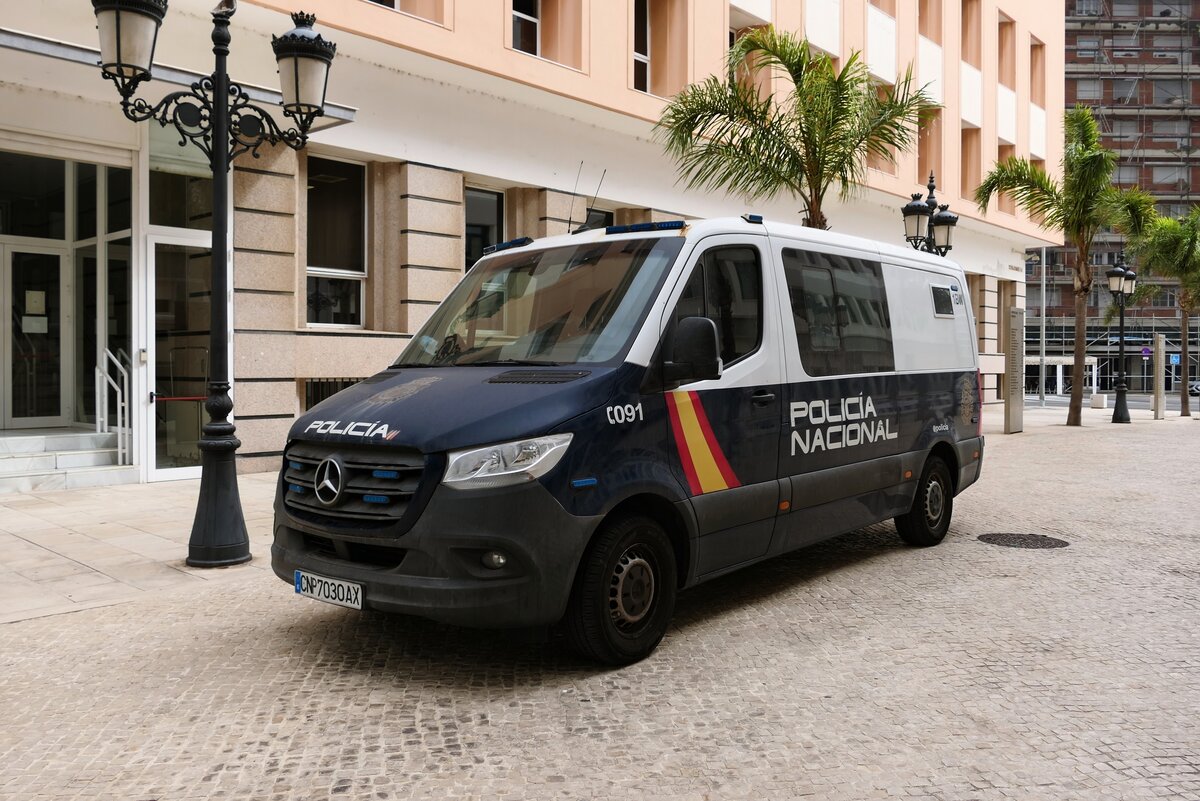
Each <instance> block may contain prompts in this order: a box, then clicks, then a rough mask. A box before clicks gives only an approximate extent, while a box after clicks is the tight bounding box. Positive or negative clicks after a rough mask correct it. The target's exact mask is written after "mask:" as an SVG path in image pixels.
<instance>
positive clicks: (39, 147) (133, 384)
mask: <svg viewBox="0 0 1200 801" xmlns="http://www.w3.org/2000/svg"><path fill="white" fill-rule="evenodd" d="M210 5H211V2H200V0H172V2H171V6H170V10H169V12H168V15H167V18H166V21H165V23H164V25H163V28H162V31H161V33H160V37H159V44H158V51H157V53H156V62H157V63H158V64H159V65H160V66H159V67H158V68H156V71H155V80H154V81H153V82H151V83H150V84H148V85H145V86H144V87H143V89H142V94H144V95H146V96H147V97H148V99H154V98H155V97H161V96H162V95H163V94H165V93H166V92H168V91H174V90H177V89H178V88H179V87H180V86H181V85H186V84H187V83H188V82H189V81H191V80H194V79H195V77H196V76H197V75H198V74H201V73H204V72H207V71H208V70H210V69H211V53H210V51H209V46H208V37H209V32H210V29H211V25H210V22H209V16H208V9H209V6H210ZM300 5H303V8H304V10H306V11H310V12H314V13H316V15H317V17H318V26H317V27H318V29H319V30H320V31H322V32H323V33H324V34H325V35H326V36H327V37H328V38H330V39H332V40H334V41H336V42H337V45H338V55H337V58H336V59H335V61H334V65H333V69H332V72H331V79H330V85H329V101H330V106H329V109H328V111H329V113H328V115H327V116H326V117H325V118H324V119H323V120H321V122H320V123H319V124H318V126H317V130H316V131H315V132H314V133H313V135H312V137H311V140H310V143H309V146H308V148H307V149H306V150H304V151H302V152H300V153H299V154H297V153H294V152H292V151H290V150H287V149H284V148H280V149H277V150H275V151H271V152H264V153H263V155H262V157H261V158H257V159H254V158H250V157H248V156H244V157H241V158H239V159H238V160H237V161H236V162H235V165H234V168H233V175H232V181H231V183H232V215H233V220H232V223H233V224H232V236H231V243H230V244H231V246H232V251H231V252H232V257H231V260H230V263H229V264H228V265H227V266H226V267H227V269H228V270H230V273H231V275H232V282H231V286H232V292H231V295H230V297H229V298H226V299H224V301H225V302H227V303H229V304H230V306H231V311H232V315H231V317H232V321H233V329H234V334H233V337H232V346H231V347H232V354H231V355H232V361H231V364H232V366H233V367H232V372H233V396H234V401H235V411H234V417H235V422H236V424H237V427H238V436H239V437H240V439H241V440H242V448H241V450H240V452H239V466H240V468H241V469H243V470H260V469H271V468H273V467H275V466H276V465H277V464H278V462H279V458H280V455H281V453H282V449H283V445H284V441H285V437H286V434H287V430H288V428H289V426H290V425H291V422H292V421H293V420H294V419H295V417H296V416H297V415H298V414H299V413H301V412H302V411H303V410H304V409H305V408H307V407H308V406H309V405H311V404H312V403H314V402H316V401H318V400H319V399H320V398H322V397H324V396H326V395H327V394H328V393H330V392H332V391H335V390H336V389H337V388H338V387H340V386H343V385H345V384H346V383H347V382H352V381H354V380H357V379H361V378H364V377H366V376H368V375H371V374H373V373H375V372H377V371H379V370H380V369H382V368H384V367H386V366H387V365H388V364H389V363H390V362H391V361H393V360H394V359H395V357H396V356H397V355H398V354H399V352H400V351H401V350H402V349H403V347H404V346H405V344H406V343H407V341H408V340H409V338H410V337H411V336H412V334H413V333H414V332H415V331H417V330H418V328H419V327H420V326H421V324H422V323H423V322H424V321H425V320H426V319H427V318H428V317H429V315H430V314H431V313H432V311H433V309H434V308H435V307H436V305H437V303H438V302H439V301H440V300H441V299H442V298H443V297H444V296H445V295H446V293H447V292H448V291H449V290H450V289H451V288H452V287H453V286H454V285H455V283H456V282H457V281H458V279H459V278H460V277H461V276H462V274H463V272H464V271H465V270H466V269H468V267H469V265H470V264H471V263H472V261H473V260H474V259H475V258H477V257H478V255H479V254H480V252H481V251H482V248H483V247H484V246H485V245H487V244H492V243H494V242H498V241H503V240H507V239H512V238H516V237H520V236H531V237H535V238H537V237H542V236H548V235H552V234H558V233H563V232H566V231H567V230H568V229H569V228H570V227H571V226H572V225H573V224H575V225H577V224H579V223H582V222H583V221H584V220H586V219H589V218H590V219H592V220H593V221H608V220H611V221H612V222H613V223H625V222H637V221H646V220H660V219H675V218H699V217H709V216H719V215H730V214H741V213H744V212H754V213H760V214H763V215H764V216H767V217H768V218H776V219H780V220H783V221H787V222H792V221H796V220H798V214H799V204H798V202H796V201H794V200H793V199H780V200H776V201H771V202H768V203H754V202H749V201H746V200H743V199H739V198H734V197H728V196H724V195H721V194H718V193H701V192H689V191H686V190H685V189H684V188H683V187H682V186H681V185H679V184H677V182H676V174H675V170H674V165H673V164H672V163H671V162H670V161H669V160H668V159H666V158H665V157H664V156H663V154H662V148H661V145H659V144H658V143H657V142H656V141H655V140H654V135H653V125H654V122H655V121H656V120H657V119H658V117H659V115H660V113H661V111H662V109H663V105H664V102H665V101H664V98H665V97H669V96H670V95H671V94H673V93H674V92H676V91H678V90H679V89H680V88H682V87H683V86H685V85H687V84H688V83H689V82H692V81H697V80H701V79H703V78H705V77H707V76H708V75H710V74H712V73H715V72H719V71H720V70H721V69H722V63H723V58H724V53H725V52H726V50H727V48H728V46H729V42H730V40H731V37H734V36H736V35H737V33H738V32H739V31H742V30H744V29H747V28H751V27H755V26H760V25H766V24H775V25H777V26H779V27H783V28H787V29H789V30H793V31H797V32H800V33H802V34H804V35H805V36H806V37H807V38H808V39H809V40H810V41H811V42H812V43H813V44H814V45H815V46H817V47H819V48H820V49H822V50H824V51H826V52H827V53H829V54H830V55H831V56H832V57H834V58H837V59H842V60H844V59H845V58H847V57H848V56H849V55H850V54H851V52H852V51H862V52H863V57H864V58H865V60H866V62H867V64H868V65H869V67H870V70H871V72H872V74H873V75H874V76H875V77H876V78H877V79H878V80H879V81H880V82H882V83H892V82H895V81H897V80H899V79H900V78H901V77H902V75H903V73H904V71H905V70H906V69H907V68H908V67H909V65H911V67H912V70H913V73H914V75H915V76H916V77H917V80H918V82H920V83H921V84H925V85H927V87H928V89H929V91H930V92H931V94H933V96H934V97H935V99H936V100H937V101H938V102H939V103H940V104H941V106H942V107H941V109H940V110H939V112H938V113H937V115H936V119H935V120H934V121H933V122H932V123H931V124H930V125H928V126H926V127H925V128H923V129H922V130H921V131H920V133H919V145H918V147H917V148H916V149H915V150H914V151H913V152H911V153H905V154H900V156H899V158H898V159H897V161H896V163H895V164H882V163H881V164H874V165H873V166H872V169H871V170H870V172H869V179H868V182H867V185H866V186H865V187H862V188H861V190H860V191H859V192H858V193H856V195H855V196H854V197H853V198H852V199H850V200H848V201H846V202H838V203H835V204H834V206H833V207H832V208H831V209H830V210H828V212H827V214H828V216H829V219H830V222H831V225H832V227H833V228H834V229H835V230H837V231H839V232H844V233H850V234H855V235H860V236H866V237H870V238H873V239H878V240H884V241H891V242H898V241H902V236H903V226H902V222H901V217H900V213H899V210H900V207H901V206H902V205H903V204H904V203H905V202H907V200H908V199H909V195H910V193H912V192H918V191H920V192H923V191H924V184H925V182H926V181H927V180H928V176H929V173H930V172H933V173H934V174H935V175H936V176H937V183H938V190H937V192H938V197H939V198H940V199H941V201H942V202H946V203H949V204H950V205H951V209H952V210H953V211H955V212H957V213H958V214H959V215H960V223H959V226H958V232H957V240H956V247H955V250H954V252H953V254H952V258H956V259H957V260H958V261H960V262H961V263H962V264H963V266H964V267H965V268H966V270H967V272H968V273H969V275H970V279H969V280H970V290H971V296H972V299H973V302H974V304H975V311H976V316H977V319H978V329H979V330H978V335H979V346H980V351H981V353H982V354H983V357H982V364H983V370H984V373H985V392H986V394H987V397H988V398H989V399H995V398H996V397H997V394H998V391H999V382H998V376H999V374H1000V373H1001V372H1002V370H1003V358H1004V356H1003V351H1002V344H1001V343H1003V342H1004V341H1006V331H1005V330H1004V325H1003V320H1004V319H1005V317H1006V314H1005V313H1004V310H1005V309H1006V308H1007V307H1009V306H1012V305H1018V306H1020V305H1023V299H1024V294H1025V292H1024V275H1025V272H1024V258H1023V254H1024V251H1025V249H1026V248H1027V247H1031V246H1037V245H1040V244H1054V243H1055V241H1056V240H1054V239H1053V238H1052V237H1050V238H1048V237H1047V235H1046V234H1045V233H1044V232H1042V231H1041V230H1040V229H1039V228H1038V227H1037V225H1036V224H1035V223H1034V222H1033V221H1032V220H1030V219H1029V218H1028V217H1027V216H1025V215H1023V214H1021V213H1020V212H1018V211H1017V210H1016V209H1015V208H1014V207H1013V206H1012V204H1011V203H1009V202H1007V200H1005V201H1003V202H1001V203H999V204H998V205H996V206H994V207H993V208H992V209H991V210H990V211H989V213H988V214H986V215H984V214H981V213H980V212H979V211H978V209H977V208H976V207H975V206H974V204H973V203H972V202H970V201H969V200H968V198H969V197H970V196H971V195H972V193H973V191H974V188H975V186H976V185H977V184H978V182H979V181H980V180H981V177H982V175H983V174H984V173H985V172H986V170H987V169H988V168H989V167H990V166H991V164H992V163H993V162H994V161H995V160H996V159H998V158H1004V157H1006V156H1008V155H1021V156H1027V157H1029V158H1033V159H1036V160H1040V161H1043V162H1045V164H1046V165H1047V166H1049V167H1050V169H1051V170H1052V171H1054V170H1055V169H1056V167H1057V164H1058V162H1059V160H1060V158H1061V141H1062V128H1061V118H1060V115H1059V113H1058V112H1056V111H1052V112H1051V113H1050V114H1047V112H1046V109H1052V110H1054V109H1061V108H1062V106H1063V96H1062V93H1063V80H1062V75H1063V27H1062V14H1061V13H1045V10H1044V8H1042V4H1035V3H1034V2H1032V0H1007V1H997V0H890V1H889V0H872V2H867V1H866V0H821V1H820V2H818V1H817V0H806V2H801V0H308V1H307V2H305V3H303V4H300V3H297V2H293V1H292V0H288V1H287V2H284V1H283V0H243V2H242V3H241V4H240V5H239V8H238V11H237V15H236V16H235V18H234V20H233V26H232V33H233V37H234V38H233V44H232V48H231V57H230V71H231V74H232V76H233V77H234V79H235V80H238V81H239V82H241V83H243V84H244V85H246V86H248V87H250V88H251V89H252V91H253V92H255V93H257V94H258V95H259V96H260V97H262V98H264V99H265V100H268V101H269V100H270V99H271V98H272V97H273V95H272V91H273V90H272V89H271V87H277V76H276V75H275V69H274V60H273V56H272V53H271V50H270V47H269V39H270V35H271V34H272V33H276V34H277V33H281V32H282V31H284V30H286V29H287V28H289V27H290V23H289V22H288V21H287V16H286V15H287V13H289V12H292V11H295V10H297V9H298V7H299V6H300ZM95 51H96V42H95V30H94V18H93V17H92V15H91V13H90V7H88V6H87V5H86V4H84V5H82V6H81V5H80V4H79V3H77V2H68V1H67V0H46V2H43V3H36V4H24V5H23V6H21V7H13V8H6V10H5V14H4V17H3V19H0V60H2V61H3V64H4V66H5V74H6V76H10V79H9V80H8V81H7V82H5V83H0V104H2V105H3V108H4V109H5V110H6V113H5V114H4V115H0V162H3V163H0V167H7V168H9V170H8V173H7V174H8V175H10V176H12V177H10V178H9V179H8V185H5V184H4V183H3V180H4V179H0V257H2V258H0V261H3V264H4V265H5V273H4V275H3V276H0V278H3V280H4V282H5V284H4V286H5V287H6V292H7V293H8V294H7V295H6V296H5V297H6V298H7V296H8V295H13V297H17V295H20V300H21V301H22V302H24V301H25V299H27V298H28V299H30V300H31V302H32V301H33V300H34V299H35V295H26V294H24V293H27V292H34V293H37V292H41V293H42V294H43V295H44V296H46V297H51V298H58V301H57V306H56V308H59V312H58V313H57V314H58V316H57V317H55V313H49V314H45V315H42V316H45V317H47V318H48V319H49V324H48V333H46V334H39V333H37V332H38V331H40V328H39V326H40V325H42V324H41V323H37V322H33V323H29V322H28V318H31V317H35V316H37V315H35V314H31V313H30V312H29V310H28V309H26V308H24V307H22V308H20V309H17V308H16V307H13V310H12V311H11V312H9V315H8V318H7V319H5V320H0V325H4V326H6V327H5V329H4V330H5V331H6V332H7V334H6V341H7V342H9V344H8V345H6V346H5V348H4V349H3V351H2V352H3V353H4V354H5V357H4V358H5V363H4V364H3V365H2V366H3V369H4V370H5V371H6V378H14V381H15V377H16V376H17V375H18V373H20V375H22V376H24V378H23V379H22V381H23V382H24V383H21V384H20V388H19V390H20V391H18V388H17V384H16V383H14V381H9V382H8V383H10V384H11V385H12V386H13V387H14V389H13V390H12V391H10V392H8V393H6V394H5V398H6V399H5V400H4V401H3V402H2V403H3V405H0V417H2V418H3V420H2V422H0V425H2V426H3V428H2V430H0V435H3V434H5V433H8V434H12V433H13V432H20V431H29V430H33V429H37V430H45V429H47V428H56V427H63V428H70V429H76V430H87V431H89V432H90V431H91V430H92V429H93V428H95V429H101V430H102V433H104V434H105V435H106V436H107V435H114V436H115V435H116V434H118V433H119V434H120V435H121V438H120V441H119V442H117V443H116V445H115V446H114V447H117V448H118V449H119V451H120V452H119V453H118V454H116V456H115V458H114V459H113V460H112V463H111V464H110V463H108V461H107V460H105V461H104V462H103V463H102V465H100V466H102V467H105V468H111V469H109V470H108V472H107V473H104V474H103V475H100V474H98V473H97V474H96V475H94V476H92V477H86V478H85V477H82V474H78V475H76V477H75V478H74V479H72V478H70V476H68V477H67V478H66V479H63V480H65V481H66V482H67V483H66V484H65V485H67V486H71V485H78V484H79V483H86V482H92V483H100V482H103V481H116V480H157V479H169V478H180V477H186V476H192V475H197V474H198V470H199V468H198V466H197V465H198V463H199V462H198V450H197V449H196V448H195V441H196V439H197V438H198V435H199V425H200V423H201V421H202V419H203V413H202V403H201V401H200V400H199V398H201V397H202V396H203V394H204V382H205V379H206V368H207V362H208V354H207V349H206V348H207V315H208V310H209V308H210V306H209V305H208V304H210V303H211V302H220V300H221V299H214V298H212V297H211V292H210V291H209V287H210V285H211V281H209V280H208V279H207V278H206V276H207V275H208V271H210V270H211V269H212V265H211V254H210V253H209V237H210V234H209V231H210V230H211V182H210V180H209V178H208V176H207V175H206V173H205V165H204V164H203V163H202V162H201V159H200V157H199V154H198V152H197V153H189V152H187V149H185V148H180V147H178V145H177V140H178V137H174V136H172V135H171V132H170V131H164V130H161V129H158V126H153V129H152V127H151V126H150V125H147V124H143V125H135V124H133V123H130V122H128V121H127V120H125V119H124V117H123V116H122V115H121V113H120V109H119V106H118V102H117V101H118V98H117V94H116V92H115V90H114V89H113V88H112V86H111V85H110V84H108V83H107V82H105V81H103V80H102V79H101V78H100V75H99V71H98V69H97V68H96V67H95V66H94V64H95V61H96V53H95ZM772 83H774V85H775V87H777V88H782V87H784V86H785V85H786V82H785V81H783V80H782V79H779V78H776V79H773V81H772ZM0 172H3V170H0ZM206 192H207V194H206ZM23 193H24V194H23ZM26 195H29V196H30V197H28V198H27V197H26ZM4 204H8V205H9V206H14V207H15V208H27V209H35V210H40V211H37V213H36V214H34V213H33V212H30V214H32V215H33V216H32V217H30V219H33V220H34V222H33V223H28V224H26V223H21V222H20V220H21V219H22V215H21V214H16V213H12V212H10V213H8V214H5V213H4V212H3V209H4V208H5V205H4ZM39 214H40V215H41V216H38V215H39ZM25 216H27V217H29V216H30V215H25ZM35 218H36V219H35ZM43 218H45V219H44V220H43ZM38 220H42V221H43V222H42V223H38V222H37V221H38ZM46 221H49V222H48V223H47V222H46ZM56 221H60V222H61V224H59V222H56ZM21 225H26V228H21ZM30 226H32V227H30ZM113 226H121V227H117V228H114V227H113ZM55 264H57V265H58V267H57V269H58V273H56V274H57V275H58V279H56V281H48V280H47V279H44V277H43V278H37V279H36V280H35V278H32V277H31V276H34V275H38V276H44V275H45V274H47V273H46V270H47V269H48V268H47V265H51V266H53V265H55ZM22 265H25V266H24V267H23V266H22ZM39 265H40V266H39ZM35 267H36V270H35ZM39 281H40V283H38V282H39ZM51 305H55V304H54V303H52V304H51ZM22 325H25V326H26V327H25V328H22ZM26 329H27V330H26ZM55 332H56V333H55ZM22 349H23V350H22ZM35 352H36V353H43V352H45V353H53V352H57V359H58V361H57V362H54V361H53V357H51V358H50V362H53V363H52V364H44V365H43V368H42V369H41V372H40V373H37V374H36V375H34V374H31V373H29V371H28V369H27V366H28V363H38V364H42V363H44V362H46V359H44V358H41V357H38V358H36V359H35V358H32V357H30V358H25V360H24V361H22V358H24V357H21V356H20V354H28V353H35ZM39 359H40V361H39ZM51 369H53V370H54V371H57V373H58V374H59V375H60V376H61V379H60V380H59V381H58V383H57V384H56V385H55V386H54V387H50V386H49V384H48V383H47V381H48V379H47V378H46V376H47V375H49V373H50V372H51ZM22 370H24V371H25V372H21V371H22ZM22 393H24V394H22ZM18 396H20V397H18ZM30 398H33V399H34V401H30V400H29V399H30ZM31 404H32V405H31ZM39 404H40V405H39ZM110 441H111V437H109V438H107V439H105V440H104V442H102V443H100V445H103V446H104V447H106V448H107V447H108V445H109V443H110ZM97 447H99V446H97ZM0 453H2V450H0ZM10 466H11V463H10ZM56 467H57V466H56ZM16 472H17V471H16V470H15V469H12V470H9V471H8V473H9V474H14V473H16ZM26 472H27V473H28V474H30V475H32V474H33V473H32V472H30V471H26ZM3 475H4V470H3V465H0V479H2V478H3ZM42 481H43V483H45V484H47V485H51V486H56V485H57V484H54V483H53V481H58V479H54V480H53V481H52V480H51V479H43V480H42ZM72 482H74V483H72ZM37 485H38V482H37V481H36V480H33V481H32V483H30V481H26V482H25V486H37Z"/></svg>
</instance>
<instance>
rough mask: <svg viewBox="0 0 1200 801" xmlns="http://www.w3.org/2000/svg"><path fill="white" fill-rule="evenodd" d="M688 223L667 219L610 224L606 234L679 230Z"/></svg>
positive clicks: (605, 230) (605, 231)
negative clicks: (628, 223) (663, 220)
mask: <svg viewBox="0 0 1200 801" xmlns="http://www.w3.org/2000/svg"><path fill="white" fill-rule="evenodd" d="M685 225H687V223H685V222H684V221H683V220H667V221H666V222H648V223H634V224H633V225H610V226H608V227H607V228H605V229H604V233H606V234H641V233H645V232H647V231H678V230H679V229H681V228H683V227H684V226H685Z"/></svg>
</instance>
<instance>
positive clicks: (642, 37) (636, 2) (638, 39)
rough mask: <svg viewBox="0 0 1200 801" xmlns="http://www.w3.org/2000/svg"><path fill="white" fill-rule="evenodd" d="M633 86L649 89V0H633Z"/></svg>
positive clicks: (730, 34) (640, 90)
mask: <svg viewBox="0 0 1200 801" xmlns="http://www.w3.org/2000/svg"><path fill="white" fill-rule="evenodd" d="M729 36H730V40H731V41H730V46H731V47H732V46H733V41H732V39H733V36H734V32H733V31H730V32H729ZM633 88H634V89H637V90H638V91H639V92H649V91H650V0H633Z"/></svg>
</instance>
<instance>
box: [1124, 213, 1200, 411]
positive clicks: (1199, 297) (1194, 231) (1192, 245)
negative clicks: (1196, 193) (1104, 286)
mask: <svg viewBox="0 0 1200 801" xmlns="http://www.w3.org/2000/svg"><path fill="white" fill-rule="evenodd" d="M1132 249H1133V252H1134V254H1136V255H1137V256H1138V259H1139V261H1140V262H1141V265H1142V269H1144V270H1146V271H1147V272H1150V273H1153V274H1155V275H1162V276H1166V277H1168V278H1174V279H1175V280H1177V281H1178V282H1179V316H1180V325H1179V330H1180V341H1181V342H1182V343H1183V345H1182V352H1181V354H1180V359H1179V361H1180V364H1182V365H1183V370H1182V376H1183V383H1181V384H1180V385H1179V413H1180V415H1181V416H1182V417H1191V416H1192V411H1191V409H1190V408H1189V403H1188V359H1189V354H1188V321H1189V319H1190V318H1191V317H1192V316H1193V315H1194V314H1196V313H1197V311H1200V207H1196V208H1193V209H1192V211H1191V213H1190V214H1188V215H1187V216H1186V217H1184V218H1183V219H1179V220H1176V219H1173V218H1171V217H1159V218H1157V219H1155V220H1154V221H1153V222H1151V223H1150V224H1149V225H1148V226H1147V227H1146V229H1145V231H1144V232H1143V234H1142V236H1140V237H1138V238H1137V239H1135V240H1134V241H1133V246H1132Z"/></svg>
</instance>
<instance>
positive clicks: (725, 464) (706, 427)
mask: <svg viewBox="0 0 1200 801" xmlns="http://www.w3.org/2000/svg"><path fill="white" fill-rule="evenodd" d="M690 394H691V396H692V408H693V409H695V411H696V419H697V420H699V422H700V430H701V431H702V432H703V433H704V439H705V441H706V442H707V443H708V450H709V452H710V453H711V454H712V457H713V461H715V462H716V464H717V469H718V470H719V471H721V477H722V478H723V479H725V488H726V489H732V488H733V487H740V486H742V482H740V481H738V478H737V475H735V474H734V472H733V468H732V467H730V466H729V460H728V459H726V458H725V451H723V450H722V449H721V444H720V443H719V442H717V438H716V436H715V435H714V434H713V430H712V425H711V424H710V423H709V422H708V414H706V413H705V411H704V404H702V403H701V402H700V396H699V395H697V394H696V393H695V392H692V393H690Z"/></svg>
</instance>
